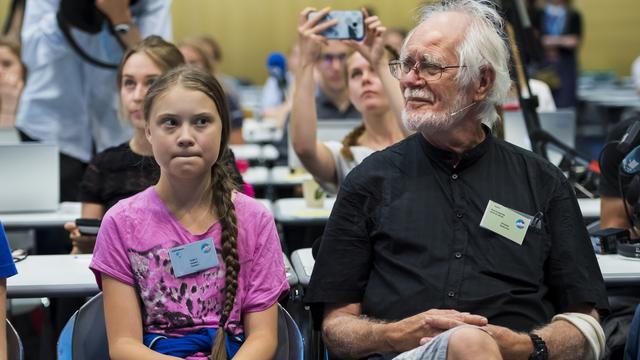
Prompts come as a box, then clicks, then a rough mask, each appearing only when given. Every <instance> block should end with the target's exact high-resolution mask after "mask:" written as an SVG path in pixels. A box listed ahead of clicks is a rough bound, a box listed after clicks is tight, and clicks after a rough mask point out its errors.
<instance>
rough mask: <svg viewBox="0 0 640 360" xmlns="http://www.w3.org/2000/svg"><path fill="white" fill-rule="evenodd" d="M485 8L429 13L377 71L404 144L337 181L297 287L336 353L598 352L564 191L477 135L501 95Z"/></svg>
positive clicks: (578, 226)
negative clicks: (399, 103) (403, 128)
mask: <svg viewBox="0 0 640 360" xmlns="http://www.w3.org/2000/svg"><path fill="white" fill-rule="evenodd" d="M494 6H495V5H493V3H492V2H491V1H489V0H457V1H446V2H436V3H434V4H432V5H428V6H426V7H425V8H423V10H422V18H421V20H420V22H419V24H418V26H417V27H416V28H415V29H414V30H413V31H412V32H411V34H410V35H409V38H408V41H407V42H406V43H405V45H404V47H403V49H402V51H401V58H400V60H399V61H392V62H391V63H390V67H391V72H392V73H393V74H394V76H396V77H397V78H398V79H400V84H401V88H402V90H403V93H404V96H405V101H406V102H405V107H404V113H403V116H404V120H405V122H406V123H407V125H408V127H409V128H410V129H413V130H415V131H417V133H416V134H414V135H412V136H409V137H408V138H407V139H405V140H403V141H402V142H400V143H398V144H396V145H394V146H392V147H390V148H388V149H386V150H383V151H381V152H377V153H374V154H372V155H370V156H369V157H368V158H367V159H365V160H364V161H363V162H362V164H360V165H359V166H358V167H356V168H355V169H354V170H353V171H352V172H351V173H350V174H349V175H348V176H347V178H346V179H345V181H344V183H343V184H342V186H341V188H340V192H339V193H338V198H337V200H336V203H335V205H334V207H333V211H332V214H331V217H330V218H329V222H328V224H327V226H326V228H325V232H324V236H323V239H322V242H321V244H320V251H319V254H318V257H317V259H316V262H315V266H314V269H313V275H312V278H311V283H310V287H309V290H308V292H307V298H306V300H307V301H308V302H309V303H311V304H312V306H313V308H314V311H317V310H323V322H322V330H323V336H324V340H325V343H326V344H327V346H328V348H329V350H330V351H331V352H332V353H333V354H335V355H337V356H339V357H345V358H369V359H374V358H375V359H390V358H393V357H395V356H397V357H396V359H445V358H447V359H476V358H483V359H501V358H507V359H516V358H517V359H525V358H529V359H547V358H555V359H598V358H599V356H600V354H601V351H602V350H603V347H604V334H603V332H602V328H601V327H600V324H599V323H598V317H599V315H598V311H597V310H604V311H606V310H607V309H608V303H607V297H606V291H605V287H604V282H603V280H602V275H601V273H600V270H599V268H598V263H597V261H596V257H595V254H594V252H593V249H592V247H591V243H590V240H589V236H588V234H587V231H586V229H585V226H584V223H583V219H582V216H581V214H580V208H579V207H578V203H577V201H576V198H575V194H574V192H573V189H572V187H571V185H570V184H569V183H568V181H567V179H566V178H565V176H564V175H563V174H562V172H561V171H560V170H559V169H557V168H556V167H554V166H553V165H552V164H550V163H549V162H547V161H545V160H543V159H542V158H540V157H538V156H537V155H535V154H533V153H531V152H528V151H525V150H523V149H521V148H518V147H516V146H515V145H511V144H509V143H506V142H504V141H502V140H499V139H496V138H495V137H494V136H493V135H492V134H491V132H490V130H489V127H488V126H487V125H484V124H483V121H484V122H485V123H491V122H493V121H494V120H495V110H494V107H495V105H496V104H500V103H502V101H503V100H504V98H505V97H506V95H507V92H508V91H509V88H510V86H511V81H510V79H509V71H508V63H509V53H508V48H507V45H506V42H505V37H504V33H503V31H502V19H501V17H500V15H499V13H498V12H497V11H496V10H495V8H494ZM487 114H492V118H487V116H488V115H487ZM490 201H493V202H495V203H492V202H490ZM505 228H506V229H507V230H505ZM480 354H481V355H480Z"/></svg>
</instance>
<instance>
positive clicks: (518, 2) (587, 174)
mask: <svg viewBox="0 0 640 360" xmlns="http://www.w3.org/2000/svg"><path fill="white" fill-rule="evenodd" d="M501 7H502V10H503V17H504V18H505V19H506V32H507V36H508V38H509V49H510V52H511V62H510V64H509V65H510V72H511V74H512V78H513V80H514V83H515V87H516V91H517V94H518V102H519V103H520V108H521V109H522V115H523V117H524V123H525V126H526V129H527V133H528V135H529V140H530V141H531V149H532V151H533V152H534V153H536V154H538V155H540V156H542V157H543V158H545V159H547V160H549V154H548V153H547V145H551V146H552V147H554V148H556V149H557V150H559V151H560V152H561V153H562V154H563V159H562V161H561V163H560V165H561V168H563V170H568V171H569V181H570V182H571V183H572V184H573V186H574V187H575V189H576V191H578V192H580V193H582V194H583V195H585V196H586V197H589V198H594V197H595V195H594V193H593V192H592V191H589V190H588V189H587V187H590V186H591V185H588V184H587V183H588V182H593V179H594V176H595V175H596V174H595V173H594V172H593V171H591V170H590V169H589V167H588V165H589V157H588V156H585V155H584V154H581V153H580V152H578V151H576V150H575V149H573V148H571V147H569V146H567V145H566V144H564V143H563V142H561V141H560V140H558V139H557V138H556V137H554V136H553V135H551V134H550V133H548V132H547V131H545V130H544V129H542V127H541V126H540V118H539V117H538V112H537V111H536V108H537V107H538V97H537V96H535V95H533V93H532V92H531V87H530V86H529V76H528V75H527V73H526V71H524V66H523V61H522V59H523V56H524V51H523V47H522V46H519V45H524V44H527V45H529V54H531V55H532V56H534V57H535V55H536V54H537V53H538V52H539V51H537V50H538V49H537V48H536V47H535V46H534V45H533V44H535V43H536V41H537V40H536V38H535V34H534V32H533V28H532V26H531V21H530V19H529V16H528V14H527V10H526V7H525V5H524V3H523V2H522V0H505V1H502V2H501ZM577 170H582V171H580V172H578V171H577ZM579 173H580V174H584V176H583V179H578V177H579V176H580V174H579Z"/></svg>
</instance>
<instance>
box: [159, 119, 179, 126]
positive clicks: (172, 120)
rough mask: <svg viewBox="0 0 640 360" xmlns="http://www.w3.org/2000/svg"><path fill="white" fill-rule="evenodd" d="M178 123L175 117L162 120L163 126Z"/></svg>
mask: <svg viewBox="0 0 640 360" xmlns="http://www.w3.org/2000/svg"><path fill="white" fill-rule="evenodd" d="M176 125H178V121H177V120H176V119H174V118H165V119H163V120H162V126H164V127H170V128H171V127H175V126H176Z"/></svg>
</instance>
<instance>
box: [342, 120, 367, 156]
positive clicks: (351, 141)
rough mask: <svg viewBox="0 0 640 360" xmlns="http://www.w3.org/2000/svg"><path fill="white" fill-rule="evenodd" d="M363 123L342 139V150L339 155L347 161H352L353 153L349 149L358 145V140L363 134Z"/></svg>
mask: <svg viewBox="0 0 640 360" xmlns="http://www.w3.org/2000/svg"><path fill="white" fill-rule="evenodd" d="M364 130H365V127H364V123H361V124H360V125H358V126H356V127H354V128H353V130H351V132H349V133H348V134H347V135H346V136H345V137H344V138H343V139H342V148H341V149H340V154H341V155H342V156H343V157H344V158H345V159H347V160H349V161H353V152H351V147H352V146H356V145H358V139H359V138H360V136H362V134H364Z"/></svg>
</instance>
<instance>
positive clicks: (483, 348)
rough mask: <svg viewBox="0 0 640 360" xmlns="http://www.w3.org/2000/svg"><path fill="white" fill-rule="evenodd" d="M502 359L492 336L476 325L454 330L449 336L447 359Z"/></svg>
mask: <svg viewBox="0 0 640 360" xmlns="http://www.w3.org/2000/svg"><path fill="white" fill-rule="evenodd" d="M458 359H502V356H501V355H500V349H499V348H498V344H497V343H496V342H495V341H494V340H493V337H491V335H489V334H488V333H486V332H485V331H483V330H481V329H478V328H476V327H465V328H462V329H458V330H456V331H455V332H454V333H453V334H451V337H449V346H448V349H447V360H458Z"/></svg>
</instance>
